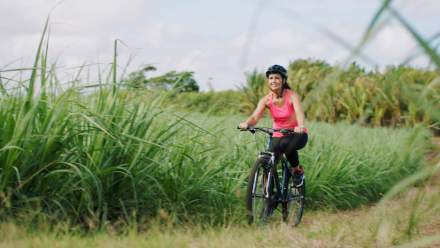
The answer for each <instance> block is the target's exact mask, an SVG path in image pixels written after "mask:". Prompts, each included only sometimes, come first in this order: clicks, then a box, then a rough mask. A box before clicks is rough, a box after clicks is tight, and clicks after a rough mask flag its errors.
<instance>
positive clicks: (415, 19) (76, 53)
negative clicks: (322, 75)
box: [0, 0, 440, 90]
mask: <svg viewBox="0 0 440 248" xmlns="http://www.w3.org/2000/svg"><path fill="white" fill-rule="evenodd" d="M380 4H381V1H378V0H377V1H376V0H368V1H366V0H308V1H299V0H297V1H295V0H273V1H269V0H265V1H263V0H242V1H233V0H222V1H213V0H204V1H202V0H186V1H183V0H180V1H178V0H162V1H150V0H144V1H142V0H61V1H60V0H17V1H12V0H0V18H1V21H0V71H1V70H4V69H5V68H9V69H11V68H23V67H28V66H31V65H32V62H33V59H34V57H35V53H36V50H37V46H38V42H39V40H40V37H41V34H42V30H43V27H44V23H45V20H46V18H47V17H48V16H49V15H50V19H49V24H50V37H49V47H50V48H49V59H50V62H51V63H56V66H57V68H58V69H57V72H58V73H60V74H61V75H60V78H64V79H65V80H70V79H71V78H72V77H74V75H75V74H76V72H77V71H78V69H77V67H78V66H81V65H83V64H91V66H90V67H93V68H95V67H96V68H97V67H98V64H99V65H100V68H101V69H102V68H105V65H107V64H108V63H110V62H111V61H112V56H113V45H114V41H115V39H117V40H119V41H120V45H119V48H118V64H119V66H120V68H121V70H120V71H123V68H125V67H126V64H127V62H128V61H130V63H129V65H128V67H127V71H128V72H130V71H134V70H138V69H140V68H142V66H145V65H153V66H155V67H156V68H157V69H158V70H157V71H156V72H152V73H150V74H148V75H147V76H155V75H159V74H161V73H165V72H167V71H171V70H177V71H193V72H194V77H195V79H196V80H197V82H198V83H199V85H200V86H201V89H202V90H209V89H215V90H225V89H235V88H237V87H238V86H239V85H242V84H244V83H245V80H246V77H245V73H247V72H250V71H252V70H253V69H257V70H260V71H264V70H265V69H266V68H267V67H269V66H270V65H272V64H280V65H283V66H287V65H288V64H289V62H291V61H294V60H296V59H307V58H312V59H323V60H326V61H327V62H329V63H331V64H343V63H344V62H345V61H347V59H348V58H351V57H350V51H349V49H347V47H346V46H344V45H343V44H349V45H351V46H355V45H356V44H358V42H359V41H360V39H361V37H362V35H363V33H364V32H365V29H366V27H367V26H368V24H369V22H370V21H371V19H372V17H373V16H374V14H375V12H376V11H377V10H378V8H379V7H380ZM392 6H393V7H394V8H395V9H397V10H398V11H399V13H401V15H402V16H403V17H404V18H405V19H407V20H408V21H410V23H411V25H413V27H414V28H415V29H416V30H417V31H418V32H420V34H422V35H423V36H424V37H425V38H430V37H433V36H434V35H435V34H437V33H438V32H440V26H439V25H438V24H439V23H440V15H439V13H440V1H439V0H418V1H411V0H395V1H393V2H392ZM381 22H382V23H384V25H382V26H381V28H380V30H379V31H378V32H376V33H375V35H374V37H372V39H371V40H370V41H369V43H368V44H367V45H366V46H365V48H364V49H363V54H364V56H359V57H355V58H351V60H356V61H357V62H358V63H359V64H361V65H363V66H365V67H366V68H370V69H372V68H379V69H380V68H385V67H386V66H387V65H397V64H399V63H401V62H402V61H404V60H405V59H406V58H408V57H410V56H413V55H417V54H420V51H419V49H418V48H417V45H416V43H415V41H414V39H413V38H412V36H411V35H410V34H409V33H408V32H407V31H406V30H405V29H404V28H403V27H402V25H401V24H400V23H399V22H398V21H396V19H395V18H394V17H393V16H392V15H390V14H389V13H387V14H386V15H385V16H383V18H382V19H381ZM335 37H337V38H335ZM437 41H438V40H437ZM437 43H438V42H437ZM428 63H429V61H428V59H427V58H426V57H423V56H418V57H416V58H415V59H414V60H412V61H411V64H412V65H414V66H417V67H426V66H427V65H428ZM91 71H92V69H91Z"/></svg>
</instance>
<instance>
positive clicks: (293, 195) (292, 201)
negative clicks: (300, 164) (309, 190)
mask: <svg viewBox="0 0 440 248" xmlns="http://www.w3.org/2000/svg"><path fill="white" fill-rule="evenodd" d="M285 187H286V189H287V197H286V201H285V202H283V209H282V213H283V221H284V222H285V223H287V224H289V223H293V226H298V225H299V223H301V219H302V216H303V214H304V207H305V201H306V180H305V179H304V181H303V184H302V185H301V186H300V187H296V186H294V185H293V178H292V176H289V179H288V180H287V185H285Z"/></svg>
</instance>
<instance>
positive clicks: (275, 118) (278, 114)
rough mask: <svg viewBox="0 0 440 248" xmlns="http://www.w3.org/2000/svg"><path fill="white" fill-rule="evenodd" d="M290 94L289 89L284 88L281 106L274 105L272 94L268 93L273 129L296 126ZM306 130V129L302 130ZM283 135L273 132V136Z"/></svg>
mask: <svg viewBox="0 0 440 248" xmlns="http://www.w3.org/2000/svg"><path fill="white" fill-rule="evenodd" d="M291 96H292V91H291V90H288V89H286V90H284V93H283V98H284V105H283V106H281V107H278V106H276V105H275V104H274V103H273V99H272V98H273V94H271V95H270V99H269V111H270V114H271V115H272V127H273V128H274V129H282V128H290V129H293V128H295V127H297V126H298V122H297V121H296V116H295V108H294V107H293V103H292V101H291V100H290V97H291ZM304 131H305V132H307V130H304ZM283 136H284V135H283V134H282V133H280V132H275V133H274V134H273V137H283Z"/></svg>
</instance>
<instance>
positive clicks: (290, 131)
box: [237, 127, 295, 135]
mask: <svg viewBox="0 0 440 248" xmlns="http://www.w3.org/2000/svg"><path fill="white" fill-rule="evenodd" d="M237 129H239V130H240V131H249V132H251V133H253V134H254V133H256V132H257V131H259V132H263V133H266V134H269V135H272V134H273V133H274V132H280V133H282V134H285V135H286V134H293V133H295V131H294V130H293V129H291V128H281V129H274V128H268V127H248V128H240V127H237Z"/></svg>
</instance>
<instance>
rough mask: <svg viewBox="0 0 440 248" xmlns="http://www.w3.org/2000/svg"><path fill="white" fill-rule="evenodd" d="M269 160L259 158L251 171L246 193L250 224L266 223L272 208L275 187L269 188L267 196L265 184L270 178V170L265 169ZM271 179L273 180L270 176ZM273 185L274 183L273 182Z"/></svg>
mask: <svg viewBox="0 0 440 248" xmlns="http://www.w3.org/2000/svg"><path fill="white" fill-rule="evenodd" d="M266 163H267V160H266V159H264V158H259V159H257V161H256V162H255V165H254V167H253V168H252V170H251V172H250V173H249V179H248V188H247V193H246V210H247V218H248V224H249V225H250V224H252V223H254V222H255V223H256V224H265V223H266V221H267V218H268V217H269V215H270V213H271V212H272V210H271V205H272V204H271V200H270V199H271V197H272V194H273V187H271V189H269V195H268V197H265V193H266V189H265V186H264V185H265V184H266V181H267V180H268V171H267V170H266V169H265V165H266ZM269 180H273V179H272V178H269ZM271 185H273V183H272V184H271Z"/></svg>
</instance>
